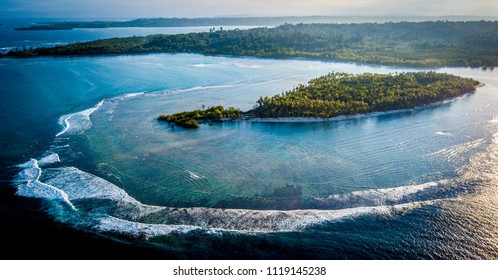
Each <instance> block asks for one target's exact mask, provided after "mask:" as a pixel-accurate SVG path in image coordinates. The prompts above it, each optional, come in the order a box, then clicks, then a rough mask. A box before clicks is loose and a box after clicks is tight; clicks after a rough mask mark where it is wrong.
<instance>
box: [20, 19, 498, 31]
mask: <svg viewBox="0 0 498 280" xmlns="http://www.w3.org/2000/svg"><path fill="white" fill-rule="evenodd" d="M438 20H449V21H477V20H498V17H480V16H439V17H436V16H390V17H388V16H282V17H205V18H139V19H132V20H127V21H57V22H38V23H36V24H35V25H31V26H20V27H16V28H15V30H20V31H37V30H72V29H78V28H126V27H193V26H210V27H220V26H277V25H282V24H298V23H368V22H376V23H385V22H403V21H410V22H422V21H438Z"/></svg>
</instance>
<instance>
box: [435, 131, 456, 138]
mask: <svg viewBox="0 0 498 280" xmlns="http://www.w3.org/2000/svg"><path fill="white" fill-rule="evenodd" d="M434 134H435V135H438V136H448V137H449V136H453V134H451V133H450V132H448V131H436V132H435V133H434Z"/></svg>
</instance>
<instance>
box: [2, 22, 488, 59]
mask: <svg viewBox="0 0 498 280" xmlns="http://www.w3.org/2000/svg"><path fill="white" fill-rule="evenodd" d="M177 52H187V53H200V54H206V55H241V56H255V57H269V58H289V57H302V58H314V59H328V60H338V61H352V62H361V63H374V64H383V65H406V66H424V67H427V66H428V67H440V66H470V67H483V68H487V67H491V68H492V67H494V66H497V65H498V21H473V22H448V21H437V22H399V23H383V24H376V23H362V24H296V25H294V24H284V25H281V26H278V27H275V28H254V29H249V30H238V29H236V30H228V31H227V30H223V29H222V28H220V29H219V30H214V29H211V31H210V32H200V33H189V34H177V35H150V36H136V37H127V38H113V39H106V40H96V41H91V42H84V43H74V44H69V45H65V46H55V47H50V48H37V49H27V50H13V51H10V52H9V53H8V54H7V55H6V56H7V57H32V56H47V55H50V56H56V55H102V54H141V53H177Z"/></svg>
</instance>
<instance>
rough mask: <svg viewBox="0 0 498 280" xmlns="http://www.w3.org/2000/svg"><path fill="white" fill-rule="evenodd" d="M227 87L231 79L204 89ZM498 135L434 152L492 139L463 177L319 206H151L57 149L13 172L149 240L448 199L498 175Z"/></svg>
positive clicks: (78, 118) (83, 118)
mask: <svg viewBox="0 0 498 280" xmlns="http://www.w3.org/2000/svg"><path fill="white" fill-rule="evenodd" d="M229 86H231V85H221V86H209V87H203V88H219V87H229ZM198 89H199V87H193V88H188V89H180V90H173V91H169V92H173V93H178V92H186V91H193V90H198ZM143 94H144V93H143V92H140V93H132V94H127V95H123V96H120V97H116V98H112V99H108V100H102V101H101V102H99V103H98V104H97V105H96V106H94V107H92V108H90V109H87V110H84V111H81V112H77V113H74V114H69V115H65V116H62V117H61V118H60V121H59V122H60V123H61V125H62V126H63V130H62V131H61V132H59V133H57V135H56V137H60V136H61V135H65V134H67V135H75V134H81V133H83V132H84V131H85V130H87V129H89V128H90V127H91V126H92V123H91V120H90V116H91V115H92V113H94V112H95V111H96V110H98V109H99V108H101V107H103V106H104V104H115V103H117V102H107V101H119V100H122V99H124V98H132V97H137V96H141V95H143ZM109 106H110V107H108V108H107V110H108V111H109V112H110V114H112V109H113V107H112V106H111V105H109ZM379 114H382V113H379ZM497 138H498V136H497V135H494V136H493V139H492V141H491V143H488V142H489V141H486V140H484V139H478V140H475V141H472V142H469V143H467V144H465V145H461V146H456V147H453V148H450V149H444V150H441V151H439V152H437V153H435V154H433V155H441V154H442V155H445V156H447V157H448V158H451V157H452V156H453V155H454V154H457V153H461V152H465V151H467V150H469V149H472V148H474V147H476V146H481V145H484V144H490V145H489V151H486V153H484V154H483V155H479V156H478V157H477V160H473V161H471V163H470V165H469V166H468V167H466V168H463V169H462V170H460V174H461V177H459V178H456V179H450V180H444V181H438V182H427V183H424V184H415V185H409V186H400V187H395V188H378V189H369V190H364V191H355V192H351V193H346V194H333V195H329V196H325V197H315V198H313V199H314V200H315V201H316V202H317V203H318V204H319V205H320V209H301V210H251V209H217V208H206V207H189V208H187V207H184V208H178V207H164V206H154V205H147V204H143V203H141V202H139V201H137V200H136V199H134V198H133V197H131V196H129V195H128V193H127V192H126V191H125V190H123V189H122V188H119V187H118V186H116V185H115V184H113V183H111V182H109V181H107V180H105V179H103V178H100V177H98V176H95V175H93V174H90V173H88V172H84V171H82V170H80V169H78V168H75V167H67V166H66V167H60V165H62V164H61V160H60V158H59V155H58V154H57V153H51V154H49V155H47V156H45V157H43V158H41V159H30V160H29V161H27V162H26V163H24V164H21V165H19V168H20V169H21V170H20V172H19V173H18V174H17V176H16V177H15V179H14V183H15V185H16V187H17V194H18V195H20V196H25V197H35V198H42V199H47V200H50V201H54V202H62V203H63V204H66V205H68V206H70V207H69V209H68V211H69V215H74V223H75V225H78V226H81V225H84V226H86V227H88V228H91V229H94V230H98V231H101V232H106V233H118V234H125V235H128V236H131V237H137V238H146V239H149V238H153V237H156V236H161V235H167V234H170V233H172V232H175V233H187V232H190V231H193V230H202V231H203V232H206V233H219V232H224V231H238V232H245V233H255V232H281V231H300V230H305V229H307V228H309V227H311V226H314V225H319V224H321V223H327V222H335V221H340V220H343V219H346V218H354V217H358V216H362V215H390V214H393V213H397V212H398V211H404V210H411V209H414V208H418V207H422V206H426V205H432V204H435V203H438V202H439V201H441V200H444V199H453V198H456V197H458V195H460V194H461V193H464V192H468V191H469V190H468V189H462V188H459V187H458V186H459V185H461V184H458V182H459V180H464V179H465V180H473V181H475V182H482V180H485V179H488V178H496V173H497V170H498V168H496V166H495V165H489V164H488V162H489V160H487V159H486V156H488V157H489V156H490V155H495V154H496V153H497V152H498V151H497V148H496V147H498V140H497ZM490 168H491V169H492V170H490ZM185 172H186V173H187V174H188V175H189V176H190V178H191V179H194V180H199V179H202V178H204V177H203V176H200V175H198V174H196V173H194V172H192V171H190V170H185ZM472 174H488V175H489V176H485V177H479V176H476V175H472ZM493 176H494V177H493ZM65 214H68V213H65ZM54 215H55V216H54V218H56V219H57V218H58V217H57V215H60V213H59V212H57V213H55V214H54ZM82 215H83V216H86V217H88V218H85V219H84V220H78V217H81V216H82Z"/></svg>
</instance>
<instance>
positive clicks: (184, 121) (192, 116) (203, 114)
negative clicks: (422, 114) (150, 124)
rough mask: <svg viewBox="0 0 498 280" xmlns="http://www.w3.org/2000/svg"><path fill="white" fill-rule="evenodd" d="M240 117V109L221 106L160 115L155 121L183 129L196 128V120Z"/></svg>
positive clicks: (219, 119)
mask: <svg viewBox="0 0 498 280" xmlns="http://www.w3.org/2000/svg"><path fill="white" fill-rule="evenodd" d="M240 117H242V112H241V111H240V109H236V108H234V107H230V108H228V109H225V108H224V107H223V106H216V107H209V108H208V109H207V110H195V111H189V112H182V113H177V114H173V115H160V116H159V117H158V118H157V119H158V120H160V121H167V122H169V123H174V124H175V125H178V126H181V127H185V128H198V127H199V123H198V122H197V121H198V120H203V121H223V120H224V119H230V120H231V119H236V118H240Z"/></svg>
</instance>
